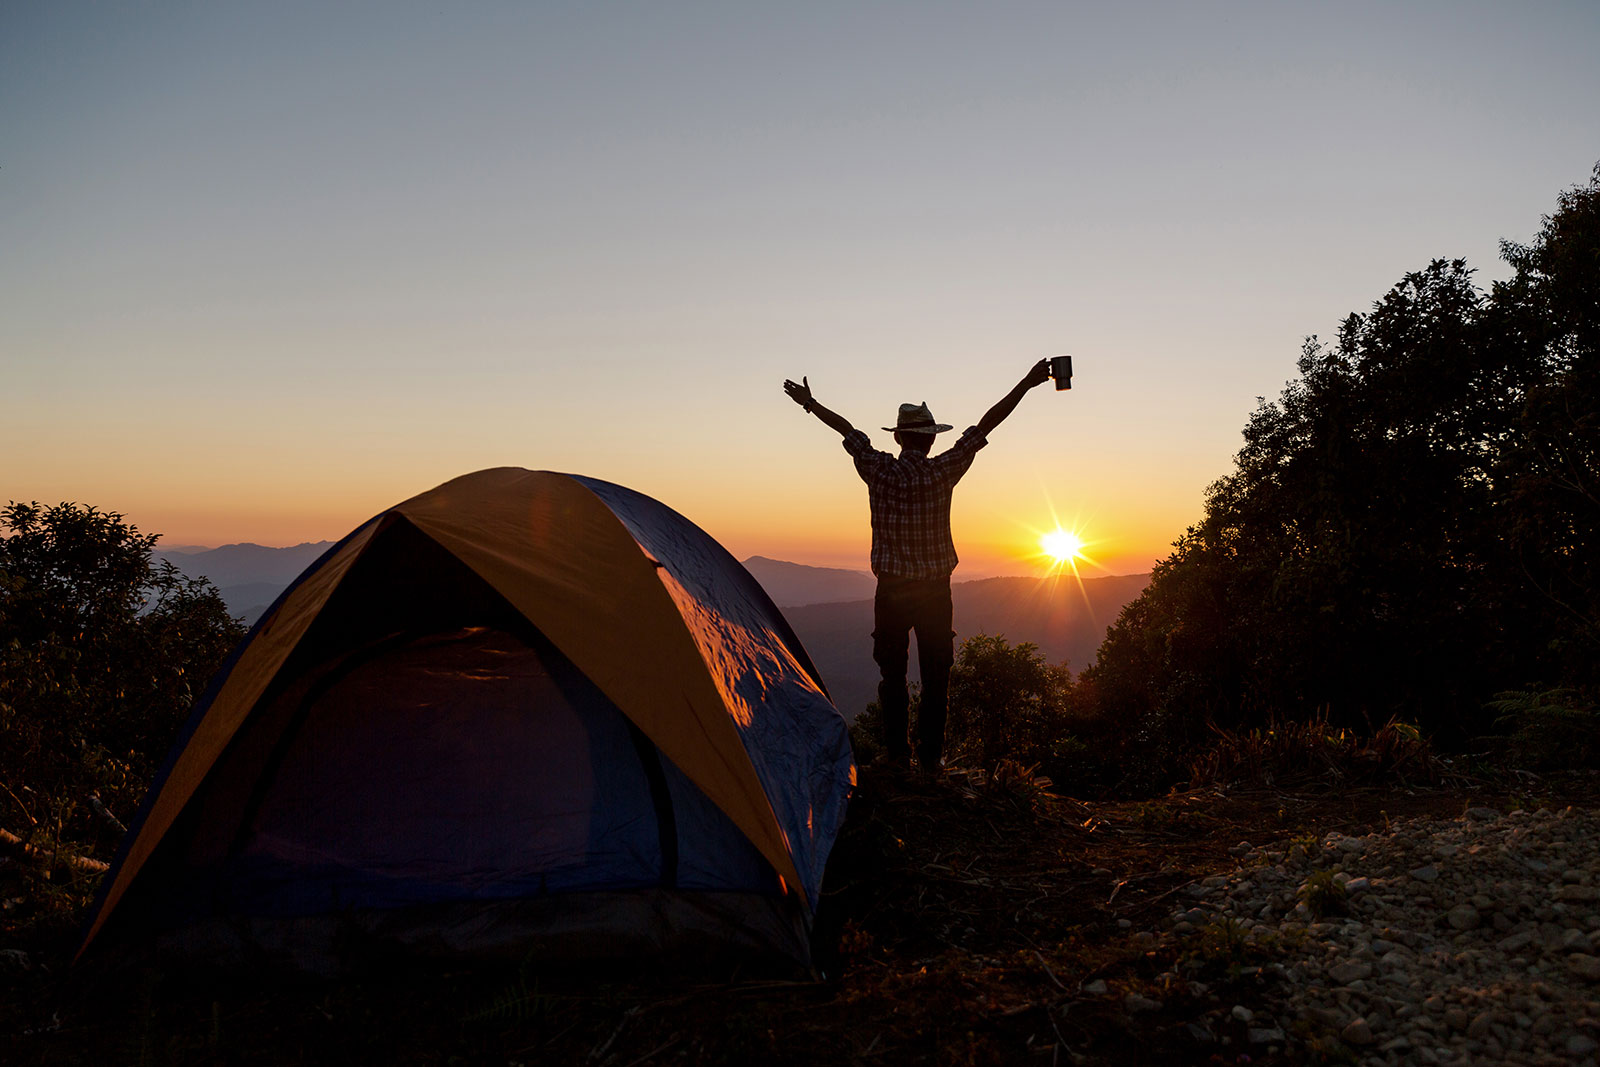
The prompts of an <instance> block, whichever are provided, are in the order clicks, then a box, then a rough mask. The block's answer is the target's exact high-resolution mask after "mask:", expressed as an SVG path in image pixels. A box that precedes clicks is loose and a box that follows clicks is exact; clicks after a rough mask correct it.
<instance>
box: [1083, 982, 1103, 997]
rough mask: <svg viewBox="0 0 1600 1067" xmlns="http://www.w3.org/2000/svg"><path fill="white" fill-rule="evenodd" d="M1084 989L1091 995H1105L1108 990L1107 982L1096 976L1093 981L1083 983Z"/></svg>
mask: <svg viewBox="0 0 1600 1067" xmlns="http://www.w3.org/2000/svg"><path fill="white" fill-rule="evenodd" d="M1083 991H1084V992H1085V993H1087V994H1089V995H1090V996H1091V997H1099V996H1104V995H1105V992H1106V983H1105V981H1104V980H1103V979H1100V978H1096V979H1095V980H1094V981H1092V982H1085V983H1083Z"/></svg>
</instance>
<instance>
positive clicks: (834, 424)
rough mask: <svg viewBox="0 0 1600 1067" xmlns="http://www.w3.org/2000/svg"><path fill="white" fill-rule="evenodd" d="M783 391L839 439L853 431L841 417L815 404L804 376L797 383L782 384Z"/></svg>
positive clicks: (848, 423)
mask: <svg viewBox="0 0 1600 1067" xmlns="http://www.w3.org/2000/svg"><path fill="white" fill-rule="evenodd" d="M783 391H784V392H785V393H788V394H789V399H790V400H793V401H794V402H795V403H796V404H799V405H800V406H801V407H803V408H805V409H806V412H807V413H808V414H811V415H815V416H816V417H817V418H819V419H821V420H822V424H823V425H824V426H826V427H828V429H830V430H834V431H836V432H837V433H838V434H839V436H840V437H846V436H848V435H849V434H850V432H851V431H852V430H854V429H855V427H854V426H851V425H850V422H849V420H847V419H846V418H845V417H844V416H843V415H840V414H837V413H836V412H832V411H829V410H828V409H827V408H825V407H823V406H822V405H821V404H819V403H817V401H816V398H815V397H813V396H812V395H811V383H810V382H808V381H807V380H806V379H805V377H804V376H802V377H801V378H800V381H799V382H798V383H795V382H791V381H785V382H784V383H783Z"/></svg>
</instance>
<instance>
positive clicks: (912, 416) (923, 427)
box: [884, 400, 955, 433]
mask: <svg viewBox="0 0 1600 1067" xmlns="http://www.w3.org/2000/svg"><path fill="white" fill-rule="evenodd" d="M884 429H885V430H891V431H893V432H894V433H944V432H945V431H946V430H953V429H955V427H954V426H951V425H950V424H949V423H945V422H934V421H933V412H931V411H929V410H928V402H927V401H926V400H924V401H923V402H922V403H920V404H901V405H900V414H899V416H897V417H896V419H895V424H894V425H893V426H885V427H884Z"/></svg>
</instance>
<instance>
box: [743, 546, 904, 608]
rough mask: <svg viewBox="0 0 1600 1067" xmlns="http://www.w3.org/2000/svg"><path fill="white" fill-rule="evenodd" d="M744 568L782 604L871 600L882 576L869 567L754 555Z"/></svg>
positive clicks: (773, 600) (746, 561)
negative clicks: (847, 567) (842, 566)
mask: <svg viewBox="0 0 1600 1067" xmlns="http://www.w3.org/2000/svg"><path fill="white" fill-rule="evenodd" d="M744 569H745V570H747V571H749V572H750V573H751V574H752V575H754V576H755V580H756V581H758V582H760V583H761V588H763V589H765V590H766V591H767V595H768V596H769V597H771V598H772V602H773V603H774V604H776V605H778V607H780V608H793V607H800V606H802V605H805V604H834V603H837V602H839V601H841V600H862V599H866V600H871V599H872V593H873V590H875V589H876V588H877V587H878V580H877V579H876V578H874V577H873V576H872V575H871V574H869V573H868V572H866V571H847V570H839V569H838V568H834V567H807V566H806V565H805V564H803V563H785V562H784V561H783V560H781V559H768V558H767V557H766V556H751V557H750V558H749V559H747V560H745V561H744Z"/></svg>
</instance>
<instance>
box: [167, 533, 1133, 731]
mask: <svg viewBox="0 0 1600 1067" xmlns="http://www.w3.org/2000/svg"><path fill="white" fill-rule="evenodd" d="M332 544H333V543H332V542H331V541H318V542H315V543H307V544H301V545H295V546H294V547H292V548H267V547H264V546H262V545H255V544H239V545H224V546H222V547H221V548H211V549H193V550H191V549H177V548H168V549H159V550H157V551H156V552H155V553H154V555H155V557H156V558H158V559H168V560H171V561H172V564H173V566H175V567H177V568H178V569H179V570H180V571H182V572H183V573H184V574H186V575H189V576H190V577H192V578H199V577H204V578H207V579H209V580H210V581H211V583H212V584H213V585H215V586H216V587H217V589H218V591H219V592H220V593H221V594H222V599H223V600H224V602H226V603H227V605H228V610H229V611H231V612H233V613H234V614H236V615H242V616H243V617H244V620H245V622H246V623H254V622H255V620H256V619H258V618H259V617H260V616H261V614H262V612H264V611H266V609H267V608H268V607H269V606H270V605H271V604H272V602H273V601H274V600H276V599H277V598H278V595H279V594H280V593H282V592H283V590H284V589H286V588H288V586H289V583H290V582H292V581H294V580H295V578H297V577H298V576H299V575H300V572H301V571H303V570H305V569H306V567H308V566H310V565H311V564H312V563H314V562H315V561H316V560H317V558H318V557H320V556H321V555H322V554H323V553H324V552H326V551H327V550H328V549H329V548H330V547H332ZM744 566H745V568H746V569H747V570H749V571H750V573H751V574H752V575H754V577H755V579H756V581H758V582H760V583H761V585H762V588H764V589H766V591H767V595H768V596H770V597H772V599H773V602H774V603H776V604H777V605H778V607H780V608H782V609H783V613H784V615H785V616H786V617H787V618H788V620H789V624H790V625H791V626H793V627H794V630H795V633H796V634H798V635H799V637H800V640H801V642H802V643H803V644H804V645H805V646H806V651H807V652H809V653H810V654H811V659H812V661H813V662H814V663H815V664H816V665H817V669H818V671H820V672H821V674H822V677H823V681H824V682H825V683H826V685H827V686H828V692H829V694H830V695H831V696H832V697H833V702H834V703H835V704H836V705H838V708H839V710H840V711H841V712H843V713H844V716H845V718H847V719H854V718H855V716H856V715H857V713H859V712H860V711H861V709H862V708H864V707H866V706H867V704H868V703H870V702H871V701H873V700H876V699H877V695H878V669H877V666H876V665H875V664H874V663H873V662H872V595H873V591H874V589H876V587H877V581H876V579H874V578H873V577H872V575H871V574H868V573H867V572H866V571H855V570H844V569H840V568H832V567H808V566H805V565H803V564H799V563H788V562H785V561H783V560H777V559H768V558H766V557H765V556H751V557H750V558H749V559H747V560H745V561H744ZM1149 581H1150V576H1149V575H1148V574H1125V575H1119V576H1117V577H1111V578H1085V579H1083V581H1082V582H1081V583H1080V582H1078V581H1076V580H1073V579H1071V578H1058V579H1051V578H984V579H980V580H977V581H971V582H962V581H957V582H956V583H955V584H954V585H953V586H952V587H951V594H952V597H953V598H954V600H955V612H956V617H955V627H956V642H957V644H958V645H959V643H960V642H961V641H962V640H964V639H965V638H967V637H970V636H972V635H973V634H978V633H987V634H1003V635H1004V636H1005V637H1006V638H1007V640H1009V641H1010V642H1011V643H1012V644H1014V645H1015V644H1020V643H1022V642H1024V641H1031V642H1033V643H1034V644H1036V645H1038V646H1039V650H1040V651H1041V652H1042V653H1043V654H1044V657H1045V659H1047V660H1048V661H1049V662H1051V663H1060V662H1062V661H1065V662H1066V663H1067V664H1068V665H1070V666H1071V667H1072V669H1073V670H1074V671H1078V670H1081V669H1082V668H1083V667H1085V666H1087V665H1088V664H1089V663H1090V662H1091V661H1092V660H1093V659H1094V654H1095V650H1096V649H1098V648H1099V647H1100V642H1101V640H1103V639H1104V637H1105V631H1106V627H1107V626H1109V625H1110V624H1111V623H1113V622H1115V621H1116V619H1117V614H1118V613H1119V612H1120V611H1121V610H1122V606H1123V605H1124V604H1127V603H1128V602H1129V601H1131V600H1133V599H1134V598H1135V597H1137V596H1138V595H1139V594H1140V593H1141V592H1143V591H1144V587H1145V586H1146V585H1147V584H1148V583H1149ZM911 674H912V677H913V678H915V677H917V666H916V648H915V644H913V647H912V651H911Z"/></svg>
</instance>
